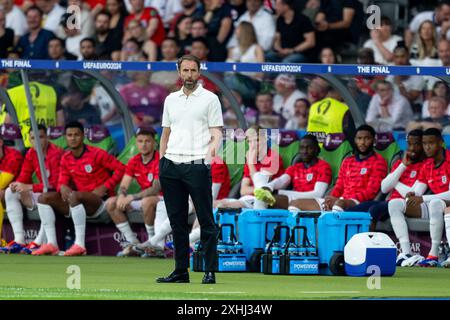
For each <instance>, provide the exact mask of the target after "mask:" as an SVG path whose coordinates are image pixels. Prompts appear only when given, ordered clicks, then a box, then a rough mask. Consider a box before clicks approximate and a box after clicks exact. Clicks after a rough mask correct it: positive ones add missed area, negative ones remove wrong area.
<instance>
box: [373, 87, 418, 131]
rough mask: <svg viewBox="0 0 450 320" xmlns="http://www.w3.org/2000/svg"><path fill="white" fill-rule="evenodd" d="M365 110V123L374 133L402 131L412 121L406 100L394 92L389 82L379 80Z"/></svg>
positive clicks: (409, 107)
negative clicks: (372, 128) (371, 127)
mask: <svg viewBox="0 0 450 320" xmlns="http://www.w3.org/2000/svg"><path fill="white" fill-rule="evenodd" d="M376 92H377V93H376V94H375V95H374V96H373V97H372V100H371V101H370V104H369V109H368V110H367V116H366V123H368V124H370V125H371V126H373V127H374V128H375V130H376V131H380V132H386V131H391V130H403V129H405V128H406V126H407V124H408V123H409V122H410V121H411V120H412V119H413V113H412V110H411V106H410V104H409V102H408V100H407V99H406V98H405V97H403V96H402V95H400V94H398V93H397V92H394V90H393V86H392V83H391V82H388V81H386V80H380V81H378V82H377V84H376Z"/></svg>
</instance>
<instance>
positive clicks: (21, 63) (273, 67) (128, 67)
mask: <svg viewBox="0 0 450 320" xmlns="http://www.w3.org/2000/svg"><path fill="white" fill-rule="evenodd" d="M0 63H1V64H0V66H1V68H3V69H6V68H8V69H31V70H34V69H43V70H77V71H85V70H97V71H100V70H115V71H176V70H177V66H176V63H175V62H128V61H67V60H64V61H53V60H5V59H0ZM201 69H202V70H203V71H208V72H264V73H294V74H330V75H333V74H334V75H362V76H376V75H396V76H397V75H420V76H448V75H450V67H418V66H379V65H343V64H338V65H324V64H313V63H312V64H296V63H232V62H204V63H202V64H201Z"/></svg>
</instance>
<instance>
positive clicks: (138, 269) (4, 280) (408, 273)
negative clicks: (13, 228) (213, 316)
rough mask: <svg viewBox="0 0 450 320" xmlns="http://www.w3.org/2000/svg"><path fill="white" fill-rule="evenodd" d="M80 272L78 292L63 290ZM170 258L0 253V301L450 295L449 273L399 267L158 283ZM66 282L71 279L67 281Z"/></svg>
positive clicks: (225, 275)
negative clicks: (372, 274) (391, 271)
mask: <svg viewBox="0 0 450 320" xmlns="http://www.w3.org/2000/svg"><path fill="white" fill-rule="evenodd" d="M71 265H76V266H78V267H79V268H80V274H81V278H80V279H81V281H80V284H81V288H80V289H79V290H77V289H72V290H70V289H68V288H67V282H68V279H69V277H70V276H71V275H72V274H69V273H67V270H68V267H69V266H71ZM173 266H174V264H173V260H172V259H142V258H116V257H95V256H87V257H58V256H56V257H34V256H23V255H0V270H1V271H0V272H1V276H0V299H1V300H4V299H45V300H47V299H82V300H84V299H89V300H92V299H120V300H124V299H133V300H136V299H180V300H185V299H239V300H251V299H269V300H275V299H352V298H385V297H394V298H399V297H400V298H401V297H423V298H431V297H450V269H442V268H436V269H423V268H409V269H405V268H398V269H397V272H396V274H395V275H394V276H393V277H383V278H381V289H372V290H370V289H368V287H367V281H368V278H365V277H361V278H359V277H333V276H272V275H264V274H257V273H217V281H218V283H217V284H216V285H202V284H201V278H202V276H203V274H202V273H198V272H191V274H190V275H191V283H189V284H157V283H156V282H155V279H156V278H157V277H159V276H163V275H167V274H168V273H170V272H171V271H172V269H173ZM69 282H70V281H69Z"/></svg>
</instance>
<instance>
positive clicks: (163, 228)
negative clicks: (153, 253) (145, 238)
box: [149, 218, 172, 248]
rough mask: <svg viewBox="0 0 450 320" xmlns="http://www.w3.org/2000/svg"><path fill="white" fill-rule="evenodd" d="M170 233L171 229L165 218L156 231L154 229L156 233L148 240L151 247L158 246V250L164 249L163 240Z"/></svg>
mask: <svg viewBox="0 0 450 320" xmlns="http://www.w3.org/2000/svg"><path fill="white" fill-rule="evenodd" d="M171 232H172V227H171V226H170V221H169V219H168V218H167V219H166V220H165V221H164V222H163V223H162V224H161V225H160V226H158V229H156V233H155V235H154V236H153V237H151V238H149V241H150V243H151V244H152V245H153V246H158V247H160V248H164V240H165V239H166V237H167V235H168V234H170V233H171Z"/></svg>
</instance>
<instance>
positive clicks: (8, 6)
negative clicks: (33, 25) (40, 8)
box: [0, 0, 28, 44]
mask: <svg viewBox="0 0 450 320" xmlns="http://www.w3.org/2000/svg"><path fill="white" fill-rule="evenodd" d="M0 7H3V12H4V13H5V14H6V25H5V26H6V28H10V29H12V30H14V37H15V38H14V44H16V43H17V41H19V38H20V37H21V36H23V35H24V34H25V33H27V32H28V24H27V19H26V17H25V14H24V13H23V11H22V10H20V8H19V7H18V6H16V5H15V4H14V0H0Z"/></svg>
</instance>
